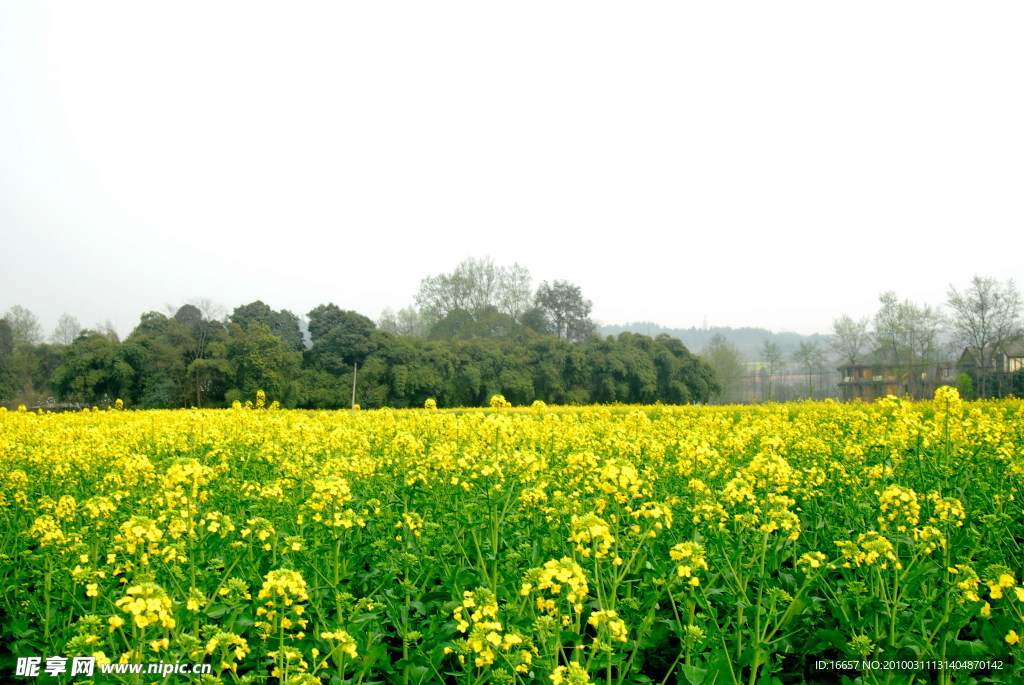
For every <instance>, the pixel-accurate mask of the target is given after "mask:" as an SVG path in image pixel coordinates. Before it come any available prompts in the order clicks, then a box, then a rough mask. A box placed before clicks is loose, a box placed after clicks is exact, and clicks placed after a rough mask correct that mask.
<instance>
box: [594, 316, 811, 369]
mask: <svg viewBox="0 0 1024 685" xmlns="http://www.w3.org/2000/svg"><path fill="white" fill-rule="evenodd" d="M627 331H628V332H630V333H641V334H643V335H648V336H651V337H652V338H653V337H655V336H657V335H660V334H661V333H667V334H668V335H670V336H672V337H673V338H678V339H680V340H682V341H683V344H684V345H686V347H687V348H689V350H690V351H691V352H694V353H696V354H699V353H700V351H701V350H702V349H703V348H704V346H705V345H707V344H708V342H710V340H711V338H712V336H714V335H715V334H717V333H721V334H722V335H723V336H725V339H726V340H728V341H729V342H731V343H732V344H734V345H735V346H736V348H737V349H738V350H739V351H740V353H742V354H743V356H744V357H745V358H746V359H747V360H748V361H754V360H756V359H758V358H759V357H760V356H761V346H762V345H763V344H764V341H765V338H767V339H769V340H771V341H772V342H774V343H775V344H777V345H778V346H779V347H780V348H781V349H782V353H783V355H785V357H786V358H789V357H790V356H791V355H792V353H793V352H794V351H795V350H796V349H797V348H798V347H799V346H800V343H801V342H803V341H807V342H816V343H817V344H818V346H819V347H821V348H822V349H826V350H827V349H828V336H827V335H823V334H821V333H815V334H814V335H802V334H800V333H792V332H789V331H783V332H780V333H774V332H772V331H769V330H768V329H766V328H729V327H728V326H716V327H713V328H665V327H663V326H660V325H658V324H656V323H651V322H649V321H642V322H635V323H627V324H624V325H619V326H599V327H598V329H597V332H598V333H599V334H601V335H602V336H607V335H618V334H619V333H623V332H627Z"/></svg>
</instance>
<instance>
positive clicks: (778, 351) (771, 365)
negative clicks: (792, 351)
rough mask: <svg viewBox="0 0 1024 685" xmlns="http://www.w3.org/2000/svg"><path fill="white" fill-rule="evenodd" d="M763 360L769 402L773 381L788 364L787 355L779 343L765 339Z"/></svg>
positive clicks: (765, 395)
mask: <svg viewBox="0 0 1024 685" xmlns="http://www.w3.org/2000/svg"><path fill="white" fill-rule="evenodd" d="M761 362H762V363H763V364H764V370H765V381H766V383H765V384H764V386H763V387H764V399H765V400H766V401H768V402H771V400H772V383H773V381H774V380H775V376H776V375H777V374H781V373H782V371H783V369H784V368H785V366H786V360H785V357H783V355H782V348H781V347H779V344H778V343H776V342H774V341H772V340H769V339H768V338H765V339H764V342H763V343H761Z"/></svg>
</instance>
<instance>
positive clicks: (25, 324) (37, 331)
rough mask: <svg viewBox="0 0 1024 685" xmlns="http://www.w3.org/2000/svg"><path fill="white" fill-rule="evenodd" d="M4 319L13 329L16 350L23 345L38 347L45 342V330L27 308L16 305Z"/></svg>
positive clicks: (8, 311)
mask: <svg viewBox="0 0 1024 685" xmlns="http://www.w3.org/2000/svg"><path fill="white" fill-rule="evenodd" d="M4 318H5V319H7V323H8V324H9V325H10V327H11V334H12V335H13V337H14V346H15V347H16V348H17V347H21V346H22V345H38V344H39V343H41V342H42V341H43V328H42V326H40V325H39V319H37V318H36V315H35V314H33V313H32V312H31V311H29V310H28V309H26V308H25V307H22V306H21V305H18V304H16V305H14V306H13V307H11V308H10V309H8V310H7V314H5V315H4Z"/></svg>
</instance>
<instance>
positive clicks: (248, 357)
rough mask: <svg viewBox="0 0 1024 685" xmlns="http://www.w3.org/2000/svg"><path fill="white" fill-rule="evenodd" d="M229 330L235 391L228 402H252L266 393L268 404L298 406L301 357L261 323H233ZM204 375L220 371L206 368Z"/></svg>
mask: <svg viewBox="0 0 1024 685" xmlns="http://www.w3.org/2000/svg"><path fill="white" fill-rule="evenodd" d="M228 330H229V333H228V342H227V361H228V362H229V364H230V366H229V367H228V369H229V374H230V377H231V381H232V387H231V388H230V389H229V390H228V392H227V393H226V398H227V400H228V401H232V400H236V399H237V400H242V399H245V398H251V397H254V396H255V395H256V391H257V390H263V391H264V392H266V393H267V398H268V400H269V401H273V400H276V401H279V402H280V403H281V404H282V405H284V406H286V407H292V406H295V404H296V402H297V400H298V387H297V384H296V383H295V379H296V378H297V377H298V375H299V369H300V368H301V365H302V354H301V353H299V352H296V351H295V350H293V349H291V348H290V347H289V346H288V345H287V344H286V343H285V342H283V341H282V340H281V338H280V337H278V336H276V335H274V334H273V332H272V331H271V330H270V328H269V327H268V326H267V325H266V324H263V323H260V322H259V321H254V322H252V323H250V324H249V325H248V326H247V327H245V328H242V327H241V326H239V325H238V324H234V323H233V324H230V325H229V327H228ZM203 371H204V372H206V373H210V374H213V373H219V372H220V368H219V367H214V366H206V367H205V368H204V369H203Z"/></svg>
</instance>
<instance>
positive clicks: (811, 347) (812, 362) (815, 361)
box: [792, 340, 825, 399]
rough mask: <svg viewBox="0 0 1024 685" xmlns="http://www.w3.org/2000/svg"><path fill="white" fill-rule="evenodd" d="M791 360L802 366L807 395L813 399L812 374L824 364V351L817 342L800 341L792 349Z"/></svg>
mask: <svg viewBox="0 0 1024 685" xmlns="http://www.w3.org/2000/svg"><path fill="white" fill-rule="evenodd" d="M792 359H793V362H794V363H796V364H797V365H798V366H801V367H803V369H804V371H805V374H804V375H805V376H807V397H808V399H814V374H815V371H819V370H820V369H821V367H823V366H824V365H825V351H824V350H823V349H821V348H820V347H818V344H817V343H814V342H808V341H806V340H802V341H800V345H799V347H797V349H796V350H794V351H793V357H792Z"/></svg>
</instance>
